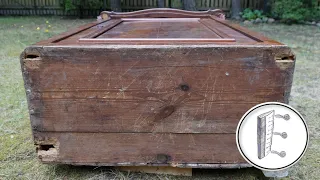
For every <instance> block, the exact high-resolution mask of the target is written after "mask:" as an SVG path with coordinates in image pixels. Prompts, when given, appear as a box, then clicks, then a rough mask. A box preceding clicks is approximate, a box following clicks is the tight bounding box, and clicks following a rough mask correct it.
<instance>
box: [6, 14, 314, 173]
mask: <svg viewBox="0 0 320 180" xmlns="http://www.w3.org/2000/svg"><path fill="white" fill-rule="evenodd" d="M90 21H93V20H75V19H61V18H58V17H15V18H12V17H0V34H1V36H0V42H1V43H0V179H257V177H260V179H261V177H263V175H262V173H261V172H260V171H259V170H257V169H254V168H247V169H237V170H195V171H194V175H193V177H189V178H185V177H176V176H169V175H148V174H141V173H126V172H124V173H122V172H119V171H117V170H115V169H112V168H107V167H75V166H67V165H45V164H41V163H39V162H38V160H37V159H36V154H35V148H34V146H33V141H32V135H31V129H30V122H29V117H28V113H27V102H26V97H25V90H24V87H23V80H22V75H21V70H20V63H19V55H20V53H21V52H22V51H23V49H24V48H25V47H26V46H28V45H30V44H33V43H35V42H37V41H40V40H42V39H46V38H48V37H51V36H53V35H55V34H58V33H61V32H63V31H66V30H68V29H69V28H72V27H74V26H78V25H80V24H84V23H87V22H90ZM49 26H51V27H49ZM248 28H250V29H252V30H255V31H258V32H261V33H263V34H265V35H266V36H269V37H271V38H273V39H276V40H278V41H280V42H283V43H285V44H288V45H289V46H290V47H291V48H292V49H293V50H294V52H295V53H296V55H297V62H296V69H295V72H294V81H293V87H292V93H291V97H290V105H292V106H293V107H295V108H296V109H297V110H298V111H300V112H301V113H302V115H303V116H304V117H305V119H306V121H307V123H308V126H309V130H310V144H309V148H308V150H307V152H306V154H305V156H304V157H303V158H302V160H301V161H300V162H299V163H298V164H297V165H295V166H294V167H293V168H291V170H290V176H289V178H286V179H318V178H319V177H320V122H319V121H320V120H319V119H320V96H319V93H320V83H319V80H320V70H319V67H320V28H318V27H313V26H302V25H292V26H287V25H279V24H272V25H267V24H264V25H251V26H248Z"/></svg>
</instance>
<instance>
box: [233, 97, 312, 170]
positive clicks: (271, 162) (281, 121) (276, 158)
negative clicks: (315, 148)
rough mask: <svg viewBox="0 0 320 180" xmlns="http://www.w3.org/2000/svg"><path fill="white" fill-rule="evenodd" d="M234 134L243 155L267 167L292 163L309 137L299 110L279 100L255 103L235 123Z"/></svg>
mask: <svg viewBox="0 0 320 180" xmlns="http://www.w3.org/2000/svg"><path fill="white" fill-rule="evenodd" d="M236 137H237V146H238V149H239V151H240V153H241V155H242V156H243V157H244V159H245V160H246V161H247V162H248V163H250V164H251V165H253V166H255V167H256V168H259V169H262V170H266V171H279V170H282V169H286V168H288V167H290V166H292V165H294V164H295V163H296V162H298V161H299V160H300V158H301V157H302V156H303V154H304V153H305V151H306V149H307V146H308V141H309V133H308V128H307V125H306V123H305V121H304V119H303V117H302V116H301V114H300V113H299V112H298V111H297V110H295V109H294V108H292V107H291V106H289V105H287V104H283V103H278V102H267V103H262V104H258V105H256V106H255V107H253V108H251V109H250V110H249V111H247V112H246V113H245V114H244V115H243V116H242V118H241V120H240V122H239V124H238V128H237V134H236Z"/></svg>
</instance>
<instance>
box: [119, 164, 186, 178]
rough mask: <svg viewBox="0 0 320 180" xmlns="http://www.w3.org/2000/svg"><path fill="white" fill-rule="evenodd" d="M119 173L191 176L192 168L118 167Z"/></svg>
mask: <svg viewBox="0 0 320 180" xmlns="http://www.w3.org/2000/svg"><path fill="white" fill-rule="evenodd" d="M117 169H119V170H120V171H125V172H129V173H130V172H140V173H151V174H166V175H174V176H192V168H177V167H165V166H158V167H156V166H119V167H117Z"/></svg>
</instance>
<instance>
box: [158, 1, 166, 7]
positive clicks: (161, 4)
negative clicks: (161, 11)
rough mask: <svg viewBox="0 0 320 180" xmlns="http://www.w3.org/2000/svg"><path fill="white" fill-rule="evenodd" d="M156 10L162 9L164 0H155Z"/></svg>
mask: <svg viewBox="0 0 320 180" xmlns="http://www.w3.org/2000/svg"><path fill="white" fill-rule="evenodd" d="M157 3H158V8H164V0H157Z"/></svg>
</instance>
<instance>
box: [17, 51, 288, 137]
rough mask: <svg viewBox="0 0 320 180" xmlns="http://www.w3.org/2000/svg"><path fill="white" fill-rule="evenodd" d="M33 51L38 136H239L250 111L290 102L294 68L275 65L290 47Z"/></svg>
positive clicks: (28, 65)
mask: <svg viewBox="0 0 320 180" xmlns="http://www.w3.org/2000/svg"><path fill="white" fill-rule="evenodd" d="M29 51H30V52H34V51H37V52H38V54H39V55H40V57H41V60H39V59H38V60H35V59H28V58H27V59H23V67H22V68H23V69H24V72H27V73H26V74H25V78H26V84H27V87H30V92H31V93H30V95H29V99H30V104H31V105H30V110H31V111H32V112H33V113H31V119H32V122H34V127H35V129H36V130H38V131H62V132H175V133H235V129H236V126H237V123H238V121H239V119H240V118H241V116H242V115H243V114H244V113H245V112H246V111H247V110H248V109H250V107H252V106H254V105H255V104H257V103H261V102H266V101H280V102H287V101H288V97H287V96H286V94H288V92H290V88H291V79H292V72H293V65H294V61H290V62H286V64H287V66H286V67H285V69H283V67H282V68H281V67H280V66H279V64H278V63H279V61H280V60H278V61H277V62H276V61H275V59H276V56H277V54H288V53H290V50H289V49H287V48H285V47H282V48H278V49H270V48H265V49H262V48H260V49H256V48H240V47H238V48H231V47H230V48H203V47H201V48H200V47H194V48H190V47H188V48H181V47H180V48H173V49H171V48H137V49H132V48H128V49H126V48H120V49H118V48H117V49H114V48H110V49H107V48H51V47H50V48H35V49H33V50H29ZM26 53H28V52H26ZM275 74H276V75H275ZM183 87H187V89H183ZM166 108H169V111H168V112H167V111H166Z"/></svg>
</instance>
